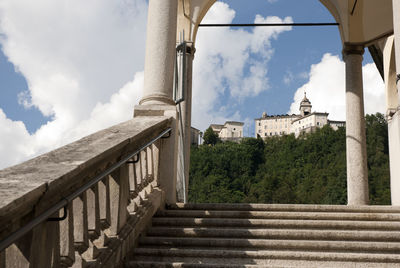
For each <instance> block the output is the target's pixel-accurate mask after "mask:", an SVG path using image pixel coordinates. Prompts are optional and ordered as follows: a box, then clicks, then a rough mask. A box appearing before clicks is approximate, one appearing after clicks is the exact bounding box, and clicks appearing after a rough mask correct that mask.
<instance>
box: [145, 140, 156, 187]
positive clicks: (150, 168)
mask: <svg viewBox="0 0 400 268" xmlns="http://www.w3.org/2000/svg"><path fill="white" fill-rule="evenodd" d="M151 148H152V146H149V147H147V150H146V155H147V175H148V176H149V182H150V183H151V182H153V179H154V176H153V175H154V173H153V154H152V150H151Z"/></svg>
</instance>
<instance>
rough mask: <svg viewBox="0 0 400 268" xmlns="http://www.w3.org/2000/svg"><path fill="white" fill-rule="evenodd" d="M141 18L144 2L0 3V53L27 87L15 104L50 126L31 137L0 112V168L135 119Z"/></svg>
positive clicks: (140, 78)
mask: <svg viewBox="0 0 400 268" xmlns="http://www.w3.org/2000/svg"><path fill="white" fill-rule="evenodd" d="M146 16H147V3H146V1H145V0H117V1H108V0H96V1H94V0H90V1H83V2H82V1H79V0H70V1H67V2H65V1H53V0H37V1H30V0H19V1H14V0H2V1H1V2H0V42H1V45H2V47H3V50H4V53H5V54H6V55H7V57H8V58H9V60H10V61H11V62H12V63H13V64H14V66H15V67H16V70H18V71H19V72H20V73H21V74H22V75H23V76H24V77H25V78H26V80H27V82H28V86H29V92H22V93H20V94H19V95H18V99H19V102H20V104H21V105H23V106H25V107H26V108H29V107H30V106H35V107H36V108H38V109H39V110H40V111H41V112H42V113H43V114H44V115H45V116H50V117H51V118H52V121H50V122H48V123H47V124H45V125H43V126H41V127H40V129H39V130H37V131H36V132H35V133H34V134H32V135H30V134H29V133H28V132H27V131H26V128H25V126H24V124H23V123H22V122H15V121H11V120H9V119H7V117H6V115H5V114H4V112H3V111H2V110H1V112H0V129H1V130H0V139H1V140H2V143H1V144H2V145H1V147H0V167H5V166H7V165H11V164H15V163H17V162H20V161H22V160H25V159H27V158H29V157H32V156H33V155H37V154H39V153H43V152H45V151H48V150H51V149H54V148H55V147H57V146H61V145H63V144H66V143H68V142H70V141H72V140H74V139H77V138H80V137H82V136H84V135H87V134H89V133H91V132H94V131H97V130H99V129H101V128H104V127H107V126H110V125H112V124H115V123H118V122H121V121H123V120H126V119H129V118H131V117H132V113H133V106H134V105H135V103H137V101H138V99H139V98H140V94H141V91H142V90H141V88H142V84H143V74H142V73H138V72H141V71H142V70H143V62H144V56H143V55H144V43H145V26H146V25H145V24H146ZM135 73H136V75H135ZM5 141H6V142H5ZM5 152H7V153H5Z"/></svg>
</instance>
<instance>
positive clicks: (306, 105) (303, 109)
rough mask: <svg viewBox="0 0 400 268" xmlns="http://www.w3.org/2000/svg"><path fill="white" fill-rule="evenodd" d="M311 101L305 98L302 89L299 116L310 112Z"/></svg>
mask: <svg viewBox="0 0 400 268" xmlns="http://www.w3.org/2000/svg"><path fill="white" fill-rule="evenodd" d="M311 107H312V105H311V102H310V101H309V99H307V96H306V92H305V91H304V98H303V100H302V101H301V102H300V114H301V116H306V115H309V114H310V113H311Z"/></svg>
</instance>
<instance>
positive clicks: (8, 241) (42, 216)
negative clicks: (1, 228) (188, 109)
mask: <svg viewBox="0 0 400 268" xmlns="http://www.w3.org/2000/svg"><path fill="white" fill-rule="evenodd" d="M171 130H172V128H171V127H170V128H168V129H166V130H164V131H163V132H161V133H160V134H159V135H158V136H157V137H155V138H154V139H153V140H151V141H149V142H148V143H146V144H145V145H143V146H142V147H140V148H139V149H138V150H136V151H135V152H133V153H130V154H128V155H127V156H125V157H124V158H122V159H121V160H120V161H118V162H117V163H115V164H114V165H112V166H111V167H109V168H108V169H106V170H105V171H103V172H101V173H100V174H99V175H97V176H96V177H94V178H93V179H92V180H91V181H89V182H87V183H86V184H84V185H83V186H81V187H80V188H79V189H78V190H76V191H75V192H73V193H72V194H70V195H68V196H67V197H65V198H63V199H62V200H61V201H60V202H58V203H56V204H55V205H54V206H52V207H50V208H49V209H47V210H46V211H45V212H43V213H42V214H40V215H39V216H37V217H36V218H34V219H33V220H32V221H30V222H29V223H27V224H26V225H25V226H23V227H21V228H20V229H18V230H17V231H15V232H14V233H12V234H11V235H9V236H8V237H7V238H6V239H4V240H2V241H0V251H3V250H4V249H6V248H7V247H8V246H9V245H11V244H12V243H14V242H15V241H16V240H18V239H19V238H21V237H22V236H24V235H25V234H26V233H28V232H29V231H30V230H32V229H33V228H35V227H36V226H37V225H39V224H40V223H42V222H43V221H45V220H47V219H48V218H49V217H50V216H51V215H53V214H54V213H56V212H58V211H59V210H60V209H61V208H62V207H65V206H67V205H68V203H70V202H71V201H72V200H74V199H75V198H77V197H78V196H80V195H81V194H82V193H84V192H85V191H86V190H87V189H89V188H91V187H92V186H93V185H95V184H96V183H98V182H99V181H101V180H102V179H103V178H104V177H105V176H107V175H109V174H110V173H112V172H113V171H114V170H116V169H117V168H119V167H120V166H122V165H123V164H125V163H126V161H128V160H129V159H130V158H132V157H133V156H134V155H136V154H138V153H139V152H141V151H142V150H143V149H145V148H147V147H149V146H150V145H152V144H153V143H154V142H155V141H157V140H158V139H160V138H162V137H163V136H164V135H165V134H167V133H169V132H171Z"/></svg>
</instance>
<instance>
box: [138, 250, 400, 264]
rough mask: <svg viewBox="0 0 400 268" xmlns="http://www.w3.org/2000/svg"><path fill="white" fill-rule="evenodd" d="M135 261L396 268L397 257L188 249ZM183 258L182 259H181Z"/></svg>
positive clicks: (155, 252) (151, 252)
mask: <svg viewBox="0 0 400 268" xmlns="http://www.w3.org/2000/svg"><path fill="white" fill-rule="evenodd" d="M134 256H135V260H137V261H141V260H148V259H146V258H142V257H146V256H150V257H151V259H150V260H153V261H174V262H186V261H188V260H189V259H191V261H190V262H191V263H206V262H208V263H214V264H218V263H223V264H229V263H233V264H268V260H272V259H273V260H276V259H278V260H284V261H290V260H303V261H324V262H326V261H335V262H353V263H357V262H361V263H380V264H384V263H393V264H394V263H397V265H398V267H399V266H400V255H399V254H372V253H347V252H323V251H293V250H288V251H283V250H279V251H278V250H276V251H275V250H220V249H215V248H210V249H190V248H189V249H188V248H143V247H139V248H136V249H135V250H134ZM182 258H185V259H182Z"/></svg>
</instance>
